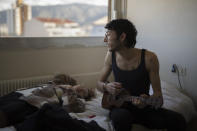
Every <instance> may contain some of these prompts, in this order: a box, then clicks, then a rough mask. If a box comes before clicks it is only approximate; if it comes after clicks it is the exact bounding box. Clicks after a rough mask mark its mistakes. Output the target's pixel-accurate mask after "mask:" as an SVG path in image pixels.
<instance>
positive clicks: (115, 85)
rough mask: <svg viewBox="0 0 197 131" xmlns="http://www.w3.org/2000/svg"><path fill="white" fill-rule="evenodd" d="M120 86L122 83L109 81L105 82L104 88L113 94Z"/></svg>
mask: <svg viewBox="0 0 197 131" xmlns="http://www.w3.org/2000/svg"><path fill="white" fill-rule="evenodd" d="M121 88H122V84H121V83H119V82H110V83H107V84H106V90H107V91H108V92H110V93H112V94H115V93H116V91H117V90H118V89H121Z"/></svg>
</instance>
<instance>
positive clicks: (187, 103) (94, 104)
mask: <svg viewBox="0 0 197 131" xmlns="http://www.w3.org/2000/svg"><path fill="white" fill-rule="evenodd" d="M161 88H162V92H163V98H164V104H163V108H166V109H170V110H173V111H176V112H179V113H181V114H182V115H183V116H184V117H185V119H186V121H187V122H189V121H190V120H191V119H192V118H193V117H195V116H197V112H196V110H195V107H194V104H193V101H192V100H191V98H190V97H188V96H187V95H185V94H184V93H183V92H182V91H180V89H178V88H177V87H176V86H174V85H172V84H169V83H167V82H164V81H161ZM32 90H34V89H28V90H23V91H19V92H20V93H23V94H24V95H25V96H28V95H30V94H31V91H32ZM152 93H153V90H152V88H150V94H152ZM101 100H102V93H101V92H99V91H97V90H96V98H94V99H92V100H91V101H85V105H86V107H85V108H86V111H85V112H83V113H69V115H70V116H72V117H73V118H77V119H79V120H84V121H86V122H90V121H91V120H95V121H96V122H97V124H98V125H99V126H101V127H103V128H104V129H106V130H107V131H113V127H112V125H111V121H110V120H109V117H108V113H109V111H108V110H106V109H103V108H102V107H101ZM136 127H137V128H136ZM136 127H135V126H134V129H133V130H134V131H137V130H138V131H139V129H141V130H142V129H143V130H144V131H148V129H146V128H144V127H140V126H139V125H138V126H136ZM0 131H15V129H14V128H13V127H12V126H11V127H6V128H1V129H0ZM149 131H150V130H149Z"/></svg>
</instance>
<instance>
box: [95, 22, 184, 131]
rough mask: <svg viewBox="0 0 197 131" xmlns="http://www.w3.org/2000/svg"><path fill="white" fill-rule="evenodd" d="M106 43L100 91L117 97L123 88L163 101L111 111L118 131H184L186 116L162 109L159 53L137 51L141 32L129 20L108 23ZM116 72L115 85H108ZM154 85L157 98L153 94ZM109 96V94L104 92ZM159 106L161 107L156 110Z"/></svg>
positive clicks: (136, 103)
mask: <svg viewBox="0 0 197 131" xmlns="http://www.w3.org/2000/svg"><path fill="white" fill-rule="evenodd" d="M105 28H106V29H107V32H106V34H105V37H104V42H106V43H107V46H108V51H107V54H106V57H105V62H104V67H103V69H102V71H101V76H100V79H99V81H98V89H99V90H101V91H103V92H108V93H111V94H112V95H113V94H115V93H116V92H117V91H118V90H120V89H121V88H124V89H126V90H127V91H128V92H129V93H130V95H131V96H140V97H141V98H143V99H149V98H152V100H155V101H160V102H159V103H157V104H155V105H152V106H150V105H147V104H145V102H144V101H142V99H140V97H138V98H135V99H131V100H130V102H124V103H123V104H122V105H121V106H120V107H117V106H115V105H114V106H112V108H110V113H109V116H110V119H111V120H112V124H113V126H114V128H115V130H116V131H131V129H132V124H133V123H136V124H141V125H144V126H146V127H148V128H151V129H167V130H169V131H184V130H185V128H186V121H185V119H184V117H183V116H182V115H181V114H179V113H177V112H174V111H171V110H167V109H164V108H162V104H163V97H162V91H161V85H160V77H159V62H158V58H157V56H156V54H155V53H153V52H151V51H148V50H145V49H138V48H135V44H136V36H137V30H136V28H135V26H134V25H133V23H132V22H130V21H129V20H127V19H116V20H112V21H110V22H109V23H107V24H106V26H105ZM111 71H113V75H114V78H115V81H114V82H107V79H108V77H109V75H110V73H111ZM150 84H152V88H153V95H151V96H150V95H149V87H150ZM104 94H105V93H104ZM154 107H159V108H157V109H156V108H154Z"/></svg>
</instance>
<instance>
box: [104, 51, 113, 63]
mask: <svg viewBox="0 0 197 131" xmlns="http://www.w3.org/2000/svg"><path fill="white" fill-rule="evenodd" d="M105 64H107V65H111V64H112V52H111V51H107V54H106V56H105Z"/></svg>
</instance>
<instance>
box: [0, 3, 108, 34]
mask: <svg viewBox="0 0 197 131" xmlns="http://www.w3.org/2000/svg"><path fill="white" fill-rule="evenodd" d="M107 21H108V0H1V1H0V37H92V36H102V37H103V36H104V33H105V29H104V25H105V24H106V23H107Z"/></svg>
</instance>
